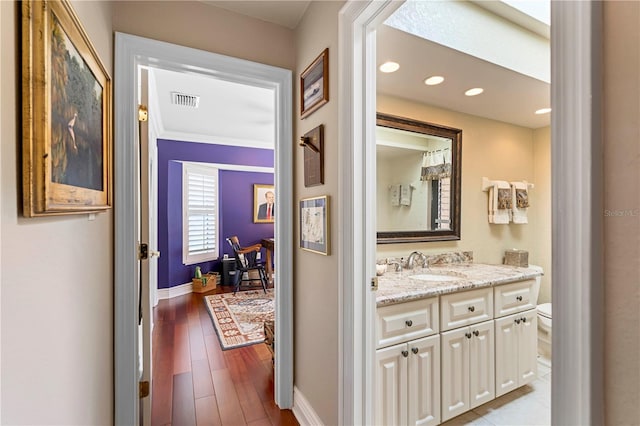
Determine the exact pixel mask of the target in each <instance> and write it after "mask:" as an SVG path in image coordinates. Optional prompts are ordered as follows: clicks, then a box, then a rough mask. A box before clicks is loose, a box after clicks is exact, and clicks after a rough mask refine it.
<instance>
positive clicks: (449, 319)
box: [374, 266, 540, 426]
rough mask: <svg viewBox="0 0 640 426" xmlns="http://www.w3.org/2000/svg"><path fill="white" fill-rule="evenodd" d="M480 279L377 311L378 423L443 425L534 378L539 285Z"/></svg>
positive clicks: (376, 420)
mask: <svg viewBox="0 0 640 426" xmlns="http://www.w3.org/2000/svg"><path fill="white" fill-rule="evenodd" d="M482 268H483V267H482V266H480V267H478V268H477V269H478V270H479V271H480V270H482ZM485 269H486V268H485ZM500 273H502V274H504V270H502V271H500ZM487 276H488V277H489V278H487ZM481 279H487V281H488V279H491V275H490V274H484V275H483V276H482V277H481V278H478V279H476V282H474V286H475V288H472V289H465V290H460V291H450V290H449V292H444V293H443V294H440V295H435V296H432V295H431V294H430V295H429V297H427V298H424V299H417V300H411V301H404V302H403V301H402V299H397V300H396V303H395V304H389V305H386V306H380V307H378V308H377V319H376V321H377V323H376V344H377V351H376V390H375V391H376V399H375V419H374V423H375V424H376V425H412V426H415V425H423V426H424V425H437V424H440V422H445V421H447V420H449V419H451V418H453V417H456V416H459V415H460V414H463V413H465V412H466V411H469V410H472V409H474V408H476V407H478V406H480V405H482V404H485V403H487V402H489V401H491V400H493V399H494V398H497V397H498V396H501V395H504V394H505V393H507V392H510V391H512V390H514V389H517V388H519V387H520V386H523V385H525V384H527V383H529V382H531V381H533V380H535V378H536V377H537V365H538V363H537V353H538V351H537V344H538V339H537V318H538V317H537V311H536V302H537V299H538V292H539V286H540V281H539V280H537V279H531V278H528V279H524V278H523V279H520V280H519V281H512V282H509V283H506V284H491V283H490V282H486V281H485V283H486V284H485V285H484V286H482V285H478V281H480V280H481ZM399 294H400V295H401V296H400V298H403V297H406V293H404V294H403V293H399Z"/></svg>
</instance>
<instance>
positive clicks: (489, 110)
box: [152, 0, 550, 147]
mask: <svg viewBox="0 0 640 426" xmlns="http://www.w3.org/2000/svg"><path fill="white" fill-rule="evenodd" d="M205 3H207V4H211V5H215V6H218V7H222V8H225V9H228V10H232V11H235V12H238V13H242V14H245V15H248V16H252V17H254V18H258V19H262V20H264V21H268V22H273V23H276V24H278V25H282V26H285V27H287V28H295V27H296V26H297V25H298V23H299V21H300V18H301V17H302V15H303V14H304V12H305V10H306V8H307V7H308V5H309V3H310V2H309V1H295V0H291V1H269V0H264V1H205ZM377 46H378V52H377V56H378V58H379V63H381V62H383V61H384V60H385V59H386V58H393V59H394V60H395V61H396V62H398V63H400V64H401V68H400V70H399V71H397V72H395V73H392V74H383V73H380V72H378V91H379V92H380V93H385V94H392V95H394V96H399V97H402V98H406V99H410V100H413V101H416V102H420V103H425V104H429V105H434V106H438V107H441V108H445V109H448V110H453V111H460V112H464V113H467V114H472V115H477V116H481V117H485V118H490V119H494V120H499V121H504V122H507V123H512V124H516V125H519V126H524V127H529V128H539V127H543V126H548V125H549V123H550V115H549V114H545V115H535V114H533V111H535V110H537V109H540V108H544V107H548V106H549V97H550V93H549V91H550V90H549V84H547V83H544V82H542V81H540V80H536V79H534V78H530V77H526V76H524V75H522V74H519V73H517V72H514V71H511V70H508V69H506V68H503V67H500V66H497V65H495V64H492V63H489V62H486V61H483V60H481V59H478V58H476V57H473V56H470V55H467V54H464V53H461V52H459V51H457V50H454V49H450V48H448V47H444V46H442V45H439V44H436V43H433V42H430V41H427V40H424V39H421V38H418V37H416V36H413V35H410V34H407V33H405V32H402V31H399V30H396V29H394V28H391V27H388V26H385V25H382V26H381V28H379V30H378V39H377ZM333 54H334V55H335V54H336V53H335V52H334V53H333ZM153 74H154V78H155V85H156V92H155V93H157V100H158V105H159V109H160V115H161V120H160V121H161V129H160V130H161V135H159V136H160V137H164V138H173V139H178V140H192V141H198V142H217V143H231V144H238V143H239V144H247V145H249V146H262V147H273V146H274V137H275V124H274V118H275V114H274V107H275V101H274V98H273V92H272V91H270V90H267V89H262V88H255V87H249V86H242V85H237V84H233V83H228V82H225V81H220V80H215V79H213V78H210V77H202V76H196V75H191V74H189V75H186V74H183V75H181V74H177V73H174V72H170V71H163V70H154V71H153ZM430 75H443V76H444V77H445V78H446V80H445V82H444V83H442V84H440V85H438V86H426V85H425V84H424V83H423V81H424V79H425V78H426V77H428V76H430ZM152 84H153V82H152ZM478 86H480V87H483V88H484V89H485V92H484V93H483V94H482V95H479V96H475V97H467V96H464V95H463V93H464V91H465V90H467V89H469V88H471V87H478ZM172 91H178V92H182V93H186V94H189V95H199V96H200V106H199V108H197V109H188V108H186V107H181V106H175V105H171V104H170V100H171V92H172Z"/></svg>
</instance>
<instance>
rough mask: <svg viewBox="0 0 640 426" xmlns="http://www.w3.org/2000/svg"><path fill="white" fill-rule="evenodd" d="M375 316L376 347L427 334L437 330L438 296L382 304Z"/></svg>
mask: <svg viewBox="0 0 640 426" xmlns="http://www.w3.org/2000/svg"><path fill="white" fill-rule="evenodd" d="M376 317H377V323H378V324H377V327H376V341H377V347H378V348H383V347H385V346H389V345H394V344H397V343H402V342H407V341H409V340H413V339H416V338H418V337H424V336H429V335H431V334H435V333H437V332H438V318H439V317H438V298H437V297H430V298H428V299H420V300H414V301H411V302H405V303H398V304H396V305H390V306H383V307H380V308H378V309H377V312H376Z"/></svg>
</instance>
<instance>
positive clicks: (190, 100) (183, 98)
mask: <svg viewBox="0 0 640 426" xmlns="http://www.w3.org/2000/svg"><path fill="white" fill-rule="evenodd" d="M171 103H173V104H174V105H179V106H184V107H189V108H198V104H199V103H200V96H196V95H187V94H186V93H180V92H171Z"/></svg>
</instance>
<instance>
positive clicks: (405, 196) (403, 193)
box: [400, 183, 413, 206]
mask: <svg viewBox="0 0 640 426" xmlns="http://www.w3.org/2000/svg"><path fill="white" fill-rule="evenodd" d="M412 190H413V186H411V184H409V183H408V184H406V185H400V205H401V206H410V205H411V192H412Z"/></svg>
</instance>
